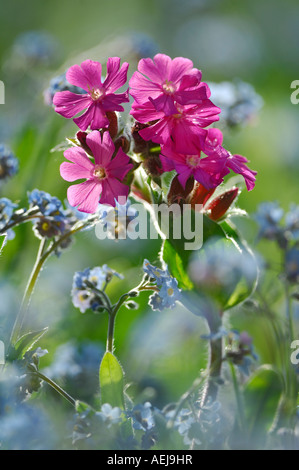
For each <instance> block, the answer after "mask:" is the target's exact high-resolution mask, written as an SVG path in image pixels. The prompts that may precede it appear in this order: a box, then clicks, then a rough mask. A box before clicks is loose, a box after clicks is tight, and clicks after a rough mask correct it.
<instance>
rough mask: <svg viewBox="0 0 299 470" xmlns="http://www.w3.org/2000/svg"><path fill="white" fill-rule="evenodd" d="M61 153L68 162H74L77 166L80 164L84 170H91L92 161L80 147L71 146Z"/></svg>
mask: <svg viewBox="0 0 299 470" xmlns="http://www.w3.org/2000/svg"><path fill="white" fill-rule="evenodd" d="M63 155H64V156H65V158H66V159H67V160H69V161H70V162H73V163H76V164H77V165H78V166H81V167H82V168H84V169H85V170H88V171H91V169H92V168H93V163H92V162H91V161H90V159H89V158H88V157H87V155H86V153H85V152H84V150H83V149H82V148H80V147H71V148H68V149H66V150H65V151H64V153H63Z"/></svg>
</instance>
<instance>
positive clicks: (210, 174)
mask: <svg viewBox="0 0 299 470" xmlns="http://www.w3.org/2000/svg"><path fill="white" fill-rule="evenodd" d="M202 132H205V134H201V135H197V136H195V139H194V140H193V145H194V148H196V149H197V150H196V152H194V151H193V152H192V153H188V154H187V153H186V152H184V153H180V152H177V150H176V149H175V147H174V145H173V144H170V145H169V144H168V145H165V146H162V148H161V155H160V158H161V161H162V167H163V170H164V171H172V170H176V172H177V173H178V179H179V181H180V183H181V185H182V186H183V187H184V188H185V185H186V182H187V180H188V178H190V176H193V177H194V179H195V180H196V181H198V182H199V183H201V184H202V185H203V186H204V187H205V188H206V189H208V190H209V189H212V188H215V187H216V186H218V185H219V184H220V183H222V181H223V178H224V176H226V175H228V174H229V173H230V170H233V171H234V172H235V173H238V174H241V175H242V176H243V178H244V180H245V183H246V187H247V189H248V191H251V190H252V189H253V188H254V185H255V175H256V174H257V172H256V171H254V170H250V168H248V167H247V165H246V163H247V162H248V160H247V159H246V158H245V157H243V156H241V155H232V154H231V153H230V152H228V151H227V150H226V149H225V148H224V147H223V146H222V142H223V135H222V132H221V131H220V130H219V129H216V128H210V129H208V130H205V131H204V130H202ZM202 152H203V153H204V154H206V155H207V157H205V158H202Z"/></svg>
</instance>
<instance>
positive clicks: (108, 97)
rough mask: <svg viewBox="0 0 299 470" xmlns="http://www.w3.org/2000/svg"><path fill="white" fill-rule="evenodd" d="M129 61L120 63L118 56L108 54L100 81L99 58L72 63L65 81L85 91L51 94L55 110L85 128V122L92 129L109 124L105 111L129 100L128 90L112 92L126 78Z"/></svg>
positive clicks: (115, 109)
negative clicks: (79, 63) (104, 71)
mask: <svg viewBox="0 0 299 470" xmlns="http://www.w3.org/2000/svg"><path fill="white" fill-rule="evenodd" d="M128 67H129V64H128V63H127V62H125V63H123V64H122V66H121V67H120V58H119V57H109V59H108V61H107V76H106V78H105V79H104V80H103V81H102V65H101V64H100V62H95V61H92V60H85V61H84V62H82V64H81V66H79V65H73V66H72V67H70V68H69V69H68V71H67V73H66V79H67V81H68V82H69V83H70V84H71V85H74V86H76V87H79V88H82V89H83V90H85V91H86V93H85V94H83V95H82V94H76V93H73V92H71V91H61V92H57V93H56V94H55V96H54V98H53V104H54V106H55V111H56V112H57V113H58V114H61V115H62V116H64V117H65V118H73V117H74V116H76V115H77V114H79V113H81V112H82V111H85V112H84V113H83V114H82V115H81V116H79V117H76V118H74V122H75V123H76V124H77V126H78V127H79V128H80V129H81V130H82V131H85V130H86V129H87V128H88V126H90V128H91V129H92V130H95V129H101V128H106V127H108V126H109V119H108V118H107V112H108V111H124V108H123V107H122V106H121V103H126V102H128V101H129V97H128V92H127V91H126V92H125V93H119V94H116V93H115V92H116V90H118V89H119V88H121V87H122V86H123V85H124V84H125V83H126V80H127V71H128Z"/></svg>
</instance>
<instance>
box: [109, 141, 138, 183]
mask: <svg viewBox="0 0 299 470" xmlns="http://www.w3.org/2000/svg"><path fill="white" fill-rule="evenodd" d="M129 161H130V158H129V157H128V155H126V154H125V153H124V151H123V150H122V149H121V148H120V149H119V150H118V152H117V154H116V155H115V157H114V158H113V159H112V160H111V162H110V163H109V165H108V166H107V170H108V171H109V175H111V176H112V177H113V178H118V179H119V180H123V179H124V177H125V176H126V174H127V173H128V172H129V171H130V170H131V169H132V168H133V167H134V165H133V164H132V163H129Z"/></svg>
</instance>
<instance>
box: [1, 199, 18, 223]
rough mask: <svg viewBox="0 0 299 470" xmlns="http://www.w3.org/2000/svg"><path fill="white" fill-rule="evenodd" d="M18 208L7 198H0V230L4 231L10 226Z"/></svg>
mask: <svg viewBox="0 0 299 470" xmlns="http://www.w3.org/2000/svg"><path fill="white" fill-rule="evenodd" d="M17 207H18V206H17V204H14V203H13V202H12V201H11V200H10V199H7V198H6V197H2V198H0V230H3V229H4V227H5V226H6V225H8V223H9V222H10V220H11V218H12V216H13V213H14V209H16V208H17Z"/></svg>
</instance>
